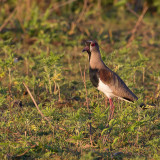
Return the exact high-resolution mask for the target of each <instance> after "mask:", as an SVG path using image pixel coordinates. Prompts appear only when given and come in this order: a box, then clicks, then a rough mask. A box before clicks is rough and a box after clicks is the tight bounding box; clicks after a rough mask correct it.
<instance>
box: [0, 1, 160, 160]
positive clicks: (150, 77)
mask: <svg viewBox="0 0 160 160" xmlns="http://www.w3.org/2000/svg"><path fill="white" fill-rule="evenodd" d="M25 3H27V2H22V4H21V7H20V6H19V4H18V2H17V1H15V3H13V2H12V3H11V2H10V3H9V4H7V3H6V4H4V8H3V9H2V10H1V11H0V12H1V15H2V16H1V18H0V23H1V24H2V23H3V22H4V20H5V19H6V18H7V17H9V16H10V14H12V13H10V11H13V8H16V9H15V11H13V15H14V16H13V17H12V19H10V20H9V21H8V24H7V25H6V26H5V27H4V28H3V29H2V30H1V32H0V47H1V49H0V57H1V59H0V80H1V81H0V84H1V85H0V110H1V118H0V121H1V123H0V130H1V136H0V137H1V140H0V157H1V159H157V160H158V159H159V158H160V148H159V145H160V139H159V134H160V123H159V117H160V109H159V107H158V106H159V105H160V85H159V84H160V71H159V68H160V63H159V59H160V54H159V44H160V40H159V37H160V34H159V29H160V27H159V21H158V19H159V15H155V16H152V15H150V13H148V14H147V15H146V16H145V17H144V19H143V21H144V22H145V25H140V27H139V28H138V30H137V32H136V35H135V39H134V41H133V42H132V44H131V45H130V47H129V48H127V47H126V45H127V38H128V36H129V33H130V31H131V30H132V29H133V28H134V25H135V23H136V21H137V19H136V18H135V17H134V16H133V15H132V14H130V13H128V12H126V10H123V12H120V13H123V14H120V13H119V12H118V11H119V9H118V8H117V9H116V10H115V9H112V10H110V11H108V12H107V13H106V11H105V10H101V14H99V12H97V10H98V8H97V7H96V5H94V6H92V5H91V7H90V9H88V10H85V14H84V16H82V17H80V16H79V15H81V10H82V7H84V6H83V3H80V6H81V7H80V8H79V9H78V8H74V5H73V4H72V3H71V4H69V5H66V6H65V7H64V8H63V9H62V8H59V9H57V10H55V11H54V12H53V10H52V6H47V4H43V3H42V2H41V3H40V4H39V5H37V4H36V3H31V4H28V5H30V7H26V6H27V5H26V4H25ZM72 5H73V6H72ZM67 7H68V8H67ZM72 7H73V8H72ZM7 8H9V9H10V10H8V9H7ZM121 9H122V8H121ZM123 9H124V8H123ZM67 10H68V11H67ZM7 11H8V12H7ZM71 11H72V12H71ZM14 12H15V13H14ZM26 12H27V13H28V14H26ZM71 13H72V14H73V15H71ZM97 16H98V18H97ZM117 16H118V18H116V17H117ZM76 19H78V20H79V22H78V23H76ZM74 25H75V28H74V27H73V26H74ZM84 39H96V40H97V41H98V42H99V44H100V49H101V53H102V58H103V60H104V62H105V63H106V65H107V66H108V67H109V68H111V69H112V70H114V71H115V72H116V73H118V75H119V76H120V77H121V78H122V79H123V80H124V81H125V83H126V84H127V85H128V86H129V88H130V89H131V90H132V91H133V92H134V93H135V94H136V95H137V96H138V97H139V101H138V102H137V103H136V104H130V103H127V102H123V101H121V100H118V99H116V98H115V99H114V104H115V106H116V109H115V114H114V119H112V120H110V121H109V120H108V117H109V103H108V100H107V99H105V96H104V95H103V94H102V93H100V92H98V91H97V90H96V89H95V88H94V87H93V86H92V84H91V82H90V80H89V76H88V57H87V54H85V53H82V52H81V51H82V49H83V45H81V41H82V40H84ZM23 82H24V83H25V84H26V85H27V86H28V88H29V89H30V91H31V93H32V95H33V97H34V99H35V100H36V102H37V104H38V107H39V108H40V110H41V112H42V113H43V115H44V116H45V117H47V118H48V119H49V121H50V123H48V122H47V121H46V120H45V118H44V117H42V116H41V115H40V114H39V112H38V111H37V109H36V107H35V105H34V103H33V101H32V99H31V98H30V95H29V94H28V92H27V91H26V88H25V87H24V85H23ZM141 102H145V103H149V104H152V103H154V104H156V106H157V107H154V108H152V109H147V110H142V109H141V108H139V107H137V106H138V104H139V103H141ZM106 104H107V105H108V106H106ZM107 124H109V127H107V128H106V125H107Z"/></svg>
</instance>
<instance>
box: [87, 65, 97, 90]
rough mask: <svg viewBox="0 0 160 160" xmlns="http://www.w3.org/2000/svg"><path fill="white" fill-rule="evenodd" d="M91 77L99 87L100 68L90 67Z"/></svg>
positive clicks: (94, 84)
mask: <svg viewBox="0 0 160 160" xmlns="http://www.w3.org/2000/svg"><path fill="white" fill-rule="evenodd" d="M89 77H90V80H91V82H92V84H93V86H95V87H98V83H99V73H98V69H92V68H91V67H90V68H89Z"/></svg>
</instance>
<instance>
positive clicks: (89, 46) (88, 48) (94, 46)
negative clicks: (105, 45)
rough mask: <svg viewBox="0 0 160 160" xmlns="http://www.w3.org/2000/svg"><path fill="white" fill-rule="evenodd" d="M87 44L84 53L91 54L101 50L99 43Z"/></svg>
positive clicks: (90, 42) (89, 42)
mask: <svg viewBox="0 0 160 160" xmlns="http://www.w3.org/2000/svg"><path fill="white" fill-rule="evenodd" d="M85 44H86V46H85V48H84V49H83V52H85V51H87V52H88V53H90V54H91V52H92V51H97V50H99V47H98V43H97V42H96V41H86V42H85Z"/></svg>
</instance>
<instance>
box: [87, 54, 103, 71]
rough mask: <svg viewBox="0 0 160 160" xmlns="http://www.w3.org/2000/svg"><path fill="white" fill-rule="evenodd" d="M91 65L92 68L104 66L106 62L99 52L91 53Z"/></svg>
mask: <svg viewBox="0 0 160 160" xmlns="http://www.w3.org/2000/svg"><path fill="white" fill-rule="evenodd" d="M89 65H90V67H91V68H92V69H97V68H102V67H103V66H104V63H103V61H102V59H101V55H100V54H99V53H94V52H93V53H91V54H90V55H89Z"/></svg>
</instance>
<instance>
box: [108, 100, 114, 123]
mask: <svg viewBox="0 0 160 160" xmlns="http://www.w3.org/2000/svg"><path fill="white" fill-rule="evenodd" d="M109 103H110V115H109V119H110V120H111V119H112V118H113V114H114V109H115V107H114V105H113V102H112V99H111V98H109Z"/></svg>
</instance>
